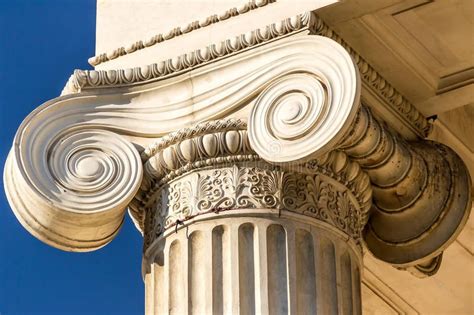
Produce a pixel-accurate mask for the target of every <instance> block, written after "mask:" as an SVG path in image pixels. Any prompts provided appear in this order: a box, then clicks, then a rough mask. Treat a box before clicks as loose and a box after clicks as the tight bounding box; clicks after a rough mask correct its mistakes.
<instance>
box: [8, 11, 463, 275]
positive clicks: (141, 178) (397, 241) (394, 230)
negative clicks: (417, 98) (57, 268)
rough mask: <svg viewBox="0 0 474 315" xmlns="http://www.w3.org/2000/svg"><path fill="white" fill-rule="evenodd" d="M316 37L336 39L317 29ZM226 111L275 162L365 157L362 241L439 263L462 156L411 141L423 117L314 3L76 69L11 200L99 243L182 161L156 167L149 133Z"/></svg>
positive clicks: (31, 221)
mask: <svg viewBox="0 0 474 315" xmlns="http://www.w3.org/2000/svg"><path fill="white" fill-rule="evenodd" d="M322 33H324V34H325V35H327V36H328V37H333V38H334V39H336V41H334V40H332V39H330V38H328V37H323V36H318V35H314V34H322ZM337 42H340V43H341V44H342V46H341V45H340V44H338V43H337ZM361 90H362V96H361ZM364 91H370V92H365V93H366V94H365V95H364ZM361 99H362V105H361ZM372 102H374V104H376V105H378V106H376V105H374V104H372ZM366 103H367V104H366ZM371 104H372V105H371ZM367 105H369V106H370V107H372V108H374V109H373V111H375V112H376V113H377V114H379V115H380V116H382V117H383V116H384V115H388V116H387V117H392V118H393V117H397V119H398V120H393V119H388V120H389V123H391V124H392V127H395V126H394V125H393V124H394V121H401V122H402V123H403V124H404V126H409V127H407V128H406V129H404V128H401V129H400V130H401V131H402V134H403V132H404V130H405V131H407V130H408V131H407V132H406V135H404V136H401V135H400V134H398V133H397V132H394V131H393V130H392V128H389V127H388V126H387V122H386V121H384V120H383V119H380V118H379V117H377V115H372V111H371V110H370V109H369V108H368V106H367ZM379 106H381V107H382V108H385V110H380V108H379ZM387 108H388V109H387ZM390 115H392V116H390ZM228 117H234V118H244V119H248V139H249V145H250V148H251V149H252V150H253V152H255V153H256V154H257V155H258V156H259V157H260V158H262V159H264V160H266V161H267V162H268V163H271V164H273V165H276V166H278V167H282V168H288V167H294V166H298V167H301V165H304V164H305V163H308V162H309V161H312V160H314V159H316V160H317V159H321V158H322V157H324V156H328V155H330V156H331V154H333V155H334V153H331V152H336V151H340V152H344V153H343V155H344V156H347V157H349V159H350V163H348V162H347V163H346V162H335V163H334V165H333V167H335V168H336V169H339V170H340V169H341V167H346V166H347V165H349V164H350V165H355V164H357V165H360V166H359V167H360V168H361V169H362V170H363V171H364V174H366V176H368V178H370V182H371V190H370V193H367V194H363V195H364V196H371V194H372V193H373V196H374V198H373V206H372V214H371V218H370V219H369V222H368V224H367V228H366V233H365V241H366V243H367V246H368V247H369V249H370V250H371V251H372V252H373V253H374V254H375V255H376V256H377V257H378V258H380V259H382V260H384V261H386V262H389V263H391V264H393V265H395V266H397V267H399V268H409V267H411V266H413V265H422V266H425V265H427V260H433V259H435V260H436V261H440V259H438V258H436V257H438V256H439V255H440V253H441V252H442V250H444V249H445V248H446V246H448V245H449V243H450V242H452V241H453V239H454V237H455V236H456V235H457V234H458V233H459V232H460V230H461V229H462V226H463V225H464V223H465V221H466V219H467V217H468V215H469V210H470V205H471V199H470V190H471V188H470V180H469V176H467V170H466V168H465V166H464V165H463V163H462V161H461V160H460V159H459V158H458V157H457V156H456V154H455V153H454V152H452V151H451V150H449V149H448V148H446V147H443V146H440V145H437V144H435V145H433V144H429V143H426V142H423V143H421V144H419V143H418V142H416V141H415V142H407V141H406V140H407V139H408V140H416V139H418V140H419V139H420V138H422V137H423V136H425V135H426V133H427V132H428V131H429V123H428V122H427V121H426V120H425V119H424V117H423V116H422V115H421V114H419V113H418V112H417V111H416V109H415V108H414V107H413V105H411V104H410V103H409V102H408V101H407V100H406V99H405V98H403V96H401V95H400V94H399V93H398V92H396V91H395V90H394V89H393V87H391V86H390V84H389V83H388V82H387V81H386V80H384V79H383V78H382V77H381V76H380V75H378V74H377V73H376V72H375V70H373V69H372V68H371V67H370V65H368V64H367V63H366V62H365V61H364V60H363V59H362V58H361V57H360V56H359V55H357V53H355V52H354V51H353V50H351V49H350V47H348V46H347V45H346V44H345V43H344V42H343V41H342V39H340V38H339V37H337V35H335V34H334V33H332V31H330V30H328V28H327V27H326V26H325V25H324V23H323V22H322V21H321V20H320V19H319V18H318V17H317V16H316V15H315V14H314V13H305V14H301V15H298V16H295V17H292V18H288V19H285V20H283V21H281V22H280V23H275V24H272V25H269V26H266V27H264V28H261V29H257V30H254V31H252V32H249V33H246V34H242V35H240V36H238V37H235V38H233V39H232V40H227V41H224V42H222V43H220V44H217V45H216V44H214V45H209V46H207V47H205V48H203V49H199V50H196V51H193V52H190V53H188V54H184V55H181V56H178V57H176V58H173V59H169V60H166V61H162V62H159V63H156V64H152V65H149V66H145V67H139V68H133V69H122V70H109V71H76V72H75V73H74V75H73V76H72V77H71V79H70V80H69V82H68V84H67V86H66V87H65V89H64V92H63V95H62V96H60V97H58V98H55V99H52V100H50V101H48V102H46V103H45V104H43V105H41V106H40V107H38V108H37V109H36V110H35V111H33V112H32V113H31V114H30V115H29V116H28V117H27V118H26V119H25V120H24V122H23V123H22V124H21V126H20V127H19V129H18V132H17V134H16V136H15V140H14V143H13V147H12V150H11V152H10V155H9V157H8V160H7V163H6V166H5V172H4V179H5V180H4V181H5V189H6V192H7V196H8V198H9V202H10V204H11V206H12V208H13V210H14V212H15V214H16V216H17V217H18V219H19V220H20V222H21V223H22V224H23V225H24V226H25V228H26V229H27V230H29V231H30V232H31V233H32V234H33V235H35V236H36V237H38V238H39V239H41V240H43V241H44V242H46V243H48V244H50V245H52V246H55V247H58V248H61V249H65V250H71V251H88V250H94V249H97V248H99V247H101V246H104V245H105V244H107V243H108V242H109V241H110V240H111V239H112V238H113V237H114V236H115V234H116V233H117V231H118V229H119V228H120V225H121V222H122V220H123V216H124V211H125V209H126V208H127V206H130V207H131V208H132V209H131V210H132V211H131V212H132V215H133V216H134V218H135V220H136V222H137V224H138V226H139V227H142V226H143V215H144V211H146V209H145V208H144V207H143V205H144V202H145V204H146V202H147V200H146V199H147V198H149V197H150V196H148V195H147V194H148V193H149V190H150V187H152V186H153V185H154V182H155V181H157V180H160V177H159V176H157V174H156V172H157V170H158V169H159V168H160V167H165V168H166V167H167V168H169V169H172V168H174V163H178V162H179V161H178V160H177V159H176V158H174V157H173V156H172V154H171V153H170V154H171V155H165V156H164V157H162V158H160V159H158V161H165V162H166V161H167V159H168V160H169V161H167V162H166V163H165V164H164V165H161V166H159V165H158V164H156V163H158V162H156V158H155V156H157V155H158V156H159V154H163V152H166V150H162V149H163V148H164V147H166V145H163V141H167V140H166V139H168V138H163V139H164V140H163V139H162V140H158V144H154V145H151V146H150V143H151V142H153V141H154V139H157V138H161V137H163V136H166V135H168V134H169V133H171V132H174V131H176V130H178V129H182V128H188V127H192V126H194V125H196V124H198V123H200V122H204V121H210V120H216V119H222V118H228ZM198 129H199V128H198ZM192 130H193V129H185V132H184V133H186V132H189V133H191V134H192V132H193V131H192ZM170 152H171V151H170ZM334 160H335V161H349V160H347V159H344V158H342V159H334ZM153 161H155V162H153ZM353 162H355V163H353ZM150 163H151V164H150ZM152 163H155V164H152ZM160 163H161V162H160ZM179 163H181V162H179ZM144 164H145V165H146V167H145V168H143V165H144ZM350 168H351V169H352V170H353V169H354V167H352V166H351V167H350ZM437 170H442V171H440V172H437ZM349 174H355V173H350V172H349ZM160 176H161V175H160ZM362 186H363V185H362ZM362 186H361V187H359V188H360V189H362V188H364V187H362ZM365 188H366V187H365ZM150 193H151V192H150ZM366 201H367V200H366ZM433 209H434V210H433ZM364 213H365V212H364ZM413 224H415V227H413ZM400 226H404V228H399V227H400ZM420 248H421V249H420ZM420 268H421V267H420Z"/></svg>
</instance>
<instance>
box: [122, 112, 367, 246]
mask: <svg viewBox="0 0 474 315" xmlns="http://www.w3.org/2000/svg"><path fill="white" fill-rule="evenodd" d="M245 127H246V125H245V123H244V122H242V121H240V120H228V121H214V122H206V123H203V124H200V125H197V126H196V127H194V128H188V129H184V130H182V131H178V132H176V133H173V134H171V135H169V136H167V137H164V138H163V139H162V140H161V141H160V142H158V143H157V144H155V145H153V146H152V147H151V148H149V149H147V150H146V151H145V152H146V155H147V156H149V159H148V161H147V163H146V166H145V169H146V173H147V176H148V178H149V181H150V182H149V184H148V185H146V188H145V189H144V190H143V193H140V192H139V193H138V194H137V196H136V200H135V201H134V202H133V203H132V212H131V213H132V215H133V216H134V218H135V220H136V222H137V223H138V226H142V227H143V230H144V231H145V238H146V241H145V247H146V246H148V245H149V243H150V242H151V241H152V240H153V239H155V238H156V237H158V236H159V235H160V234H161V233H162V232H163V231H164V230H165V229H167V228H170V227H175V226H177V225H179V224H183V223H184V222H185V221H186V220H190V219H192V218H194V217H196V216H198V215H202V214H206V213H210V212H214V213H219V212H222V211H226V210H235V209H249V208H255V209H260V208H261V209H275V210H277V211H281V210H286V211H291V212H295V213H300V214H303V215H308V216H311V217H314V218H317V219H319V220H321V221H324V222H327V223H330V224H332V225H333V226H335V227H336V228H338V229H340V230H341V231H343V232H345V233H346V234H347V235H349V236H350V237H351V238H352V239H354V240H356V241H360V237H361V231H362V229H363V227H364V225H365V223H366V222H367V219H368V211H369V209H370V201H371V190H370V183H369V181H368V178H367V176H366V175H365V174H364V173H363V172H361V169H360V168H359V167H358V165H357V164H355V163H352V162H350V161H349V160H348V159H347V158H345V156H344V154H343V153H341V152H331V153H328V154H325V155H323V156H321V157H320V158H319V159H318V160H311V161H309V162H308V163H305V164H301V165H295V167H294V168H293V169H292V168H289V169H280V168H279V167H276V166H273V165H270V164H268V163H266V162H263V161H261V158H260V157H258V156H256V155H255V154H254V151H253V150H252V149H251V148H250V147H249V145H248V140H247V132H246V131H245V129H244V128H245ZM152 153H153V154H154V155H153V156H150V155H151V154H152ZM331 177H332V178H331ZM143 213H147V218H146V219H145V218H144V217H143V216H142V215H143ZM143 220H145V221H148V224H147V223H146V222H145V226H144V225H143ZM150 233H151V234H150Z"/></svg>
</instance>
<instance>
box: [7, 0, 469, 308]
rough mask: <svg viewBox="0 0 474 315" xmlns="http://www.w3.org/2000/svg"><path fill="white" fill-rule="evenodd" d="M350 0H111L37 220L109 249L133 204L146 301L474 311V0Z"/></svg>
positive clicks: (30, 209) (27, 157) (43, 178)
mask: <svg viewBox="0 0 474 315" xmlns="http://www.w3.org/2000/svg"><path fill="white" fill-rule="evenodd" d="M334 2H336V1H330V0H312V1H296V2H295V1H289V0H276V1H275V0H273V1H269V0H258V1H250V2H245V1H243V2H242V1H219V2H215V1H201V2H193V1H189V2H188V3H186V4H183V3H179V4H177V3H172V2H167V1H158V0H156V1H133V2H132V1H130V2H128V1H108V0H99V1H98V4H97V6H98V11H97V12H98V15H97V16H98V20H97V55H96V56H93V57H91V58H90V59H89V62H90V63H91V64H92V65H94V66H95V67H96V71H81V70H77V71H75V72H74V73H73V75H72V76H71V78H70V79H69V81H68V83H67V85H66V86H65V88H64V90H63V93H62V96H59V97H57V98H54V99H52V100H50V101H48V102H46V103H45V104H43V105H42V106H41V107H39V108H38V109H37V110H35V111H34V112H32V113H31V114H30V115H29V116H28V117H27V118H25V120H24V122H23V123H22V125H21V126H19V132H18V133H17V136H16V138H15V139H14V143H13V146H12V149H11V152H10V155H9V158H8V160H7V163H6V165H5V170H4V179H5V190H6V193H7V196H8V198H9V201H10V205H11V207H12V210H13V211H14V213H15V215H16V216H17V218H18V219H19V221H20V222H21V223H22V224H23V226H24V227H25V228H26V229H27V230H28V231H29V232H31V233H32V234H33V235H35V236H36V237H37V238H39V239H40V240H42V241H44V242H46V243H48V244H50V245H51V246H55V247H57V248H61V249H63V250H69V251H90V250H95V249H98V248H100V247H102V246H104V245H106V244H107V243H108V242H110V241H111V240H112V239H113V238H114V236H115V235H116V233H117V231H118V229H119V228H120V226H121V223H122V221H123V217H124V215H125V212H126V211H127V209H128V212H129V214H130V216H131V217H132V219H133V220H134V222H135V224H136V226H137V228H138V230H139V231H140V232H141V233H142V234H143V236H144V246H143V266H142V269H143V276H144V281H145V287H146V298H145V303H146V313H147V314H166V313H173V314H183V313H197V314H210V313H216V314H220V313H226V314H228V313H234V314H238V313H240V314H253V313H258V314H288V313H291V314H336V313H339V314H360V313H366V314H374V313H378V314H382V313H383V314H389V313H443V314H468V313H472V312H473V311H474V305H473V301H474V299H473V297H472V292H473V291H474V283H473V281H474V280H473V279H474V274H473V271H472V270H473V258H472V253H473V248H472V244H473V243H474V240H473V234H472V219H471V221H468V217H469V213H470V210H471V205H472V203H471V197H472V187H471V178H472V175H473V170H474V159H473V154H472V147H473V146H472V145H470V143H472V134H473V133H474V130H472V124H470V123H469V122H470V121H472V120H473V119H474V117H473V113H474V111H473V110H472V104H473V103H474V100H473V95H474V93H473V83H472V67H473V60H472V58H471V57H472V56H471V55H472V54H471V55H470V54H469V53H466V51H469V49H471V48H472V47H471V46H472V45H471V46H469V43H468V41H467V40H465V39H466V38H469V36H470V34H468V33H466V32H468V31H467V30H468V29H469V25H470V24H472V21H471V20H472V19H471V20H470V19H469V18H467V17H465V15H464V13H465V12H472V6H471V7H470V6H469V3H468V1H457V2H454V1H453V2H451V1H444V2H441V1H438V2H426V3H421V4H420V3H419V1H411V0H407V1H396V0H386V1H377V2H374V1H368V0H367V1H365V0H363V1H357V2H351V1H346V2H344V3H334ZM183 6H186V10H183ZM466 14H467V13H466ZM467 15H469V14H467ZM137 21H138V22H137ZM469 23H470V24H469ZM446 25H450V28H448V27H446ZM435 114H437V115H438V116H437V117H435V116H433V115H435ZM427 116H430V118H427ZM436 119H437V120H436ZM433 121H434V122H433ZM427 138H430V139H431V140H434V141H431V140H427ZM465 225H467V227H466V228H465V229H464V230H463V227H464V226H465ZM137 250H138V249H137ZM394 267H395V268H394ZM419 278H426V279H423V280H420V279H419Z"/></svg>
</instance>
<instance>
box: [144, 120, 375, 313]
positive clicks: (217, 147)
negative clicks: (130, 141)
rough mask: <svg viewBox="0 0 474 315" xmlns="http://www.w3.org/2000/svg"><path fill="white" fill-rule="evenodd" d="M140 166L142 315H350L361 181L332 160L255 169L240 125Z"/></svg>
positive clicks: (354, 305) (183, 138)
mask: <svg viewBox="0 0 474 315" xmlns="http://www.w3.org/2000/svg"><path fill="white" fill-rule="evenodd" d="M154 152H155V154H154V155H153V156H152V157H151V158H150V159H149V160H148V162H147V164H146V172H147V174H150V177H152V178H151V179H150V182H151V184H150V186H149V187H148V190H147V192H148V195H149V196H150V197H149V198H148V200H147V201H146V204H144V206H145V207H146V208H147V213H146V219H145V228H144V231H145V254H144V260H143V270H144V274H145V283H146V290H147V294H146V296H147V298H146V309H147V314H166V313H171V314H173V313H174V314H188V313H194V314H211V313H216V314H222V313H225V314H229V313H233V314H238V313H240V314H254V313H259V314H360V313H361V300H360V299H361V297H360V294H361V293H360V278H361V275H360V272H361V254H362V251H361V249H362V248H361V237H362V229H363V226H364V224H365V222H366V220H367V212H368V209H369V206H370V197H371V188H370V182H369V179H368V176H367V175H366V174H365V173H363V172H362V170H361V169H360V167H358V165H357V164H356V163H353V162H350V161H349V160H348V159H347V157H346V156H345V155H344V154H343V153H340V152H332V153H330V154H327V155H326V156H325V157H324V158H321V159H319V160H310V161H308V162H307V163H304V164H300V165H299V166H298V167H295V168H294V169H293V170H289V169H287V168H282V167H279V166H275V165H272V164H269V163H267V162H265V161H263V160H262V159H261V158H260V157H259V156H258V155H256V154H255V153H254V151H253V150H252V149H251V148H250V146H249V143H248V140H247V131H246V128H245V123H244V122H242V121H240V120H226V121H215V122H208V123H204V124H200V125H197V126H196V127H194V128H190V129H185V130H182V131H178V132H176V133H173V134H171V135H169V136H167V137H165V138H164V139H162V141H161V142H160V144H158V145H157V148H155V150H154Z"/></svg>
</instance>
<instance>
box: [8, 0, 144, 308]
mask: <svg viewBox="0 0 474 315" xmlns="http://www.w3.org/2000/svg"><path fill="white" fill-rule="evenodd" d="M95 5H96V4H95V0H43V1H39V0H29V1H27V0H0V119H1V126H0V130H1V137H0V165H1V168H2V172H3V165H4V163H5V158H6V156H7V153H8V151H9V149H10V147H11V143H12V139H13V136H14V133H15V131H16V128H17V127H18V125H19V124H20V122H21V121H22V119H23V118H24V117H25V116H26V115H27V114H28V113H29V112H30V111H32V110H33V109H34V108H35V107H37V106H39V105H41V104H42V103H43V102H45V101H47V100H49V99H51V98H54V97H56V96H58V95H59V94H60V92H61V90H62V88H63V87H64V84H65V83H66V81H67V79H68V77H69V76H70V75H71V74H72V72H73V70H74V69H88V68H90V66H89V65H88V64H87V58H88V57H90V56H92V55H94V47H95ZM0 190H1V192H0V314H1V315H17V314H68V315H73V314H143V313H144V305H143V303H144V302H143V298H144V288H143V281H142V278H141V270H140V269H141V246H142V238H141V236H140V234H139V233H138V231H136V230H135V228H134V227H133V225H132V223H131V221H130V219H129V218H127V220H126V222H125V224H124V226H123V228H122V230H121V232H120V233H119V235H118V236H117V238H116V239H115V240H114V241H112V243H110V244H109V245H107V246H106V247H104V248H102V249H100V250H98V251H95V252H91V253H80V254H79V253H68V252H63V251H60V250H58V249H55V248H52V247H49V246H47V245H45V244H43V243H41V242H40V241H38V240H37V239H35V238H34V237H33V236H31V235H30V234H29V233H28V232H26V230H24V229H23V227H22V226H21V225H20V223H18V221H17V220H16V218H15V217H14V215H13V213H12V211H11V210H10V207H9V205H8V203H7V201H6V197H5V193H4V189H3V181H2V184H1V187H0Z"/></svg>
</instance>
